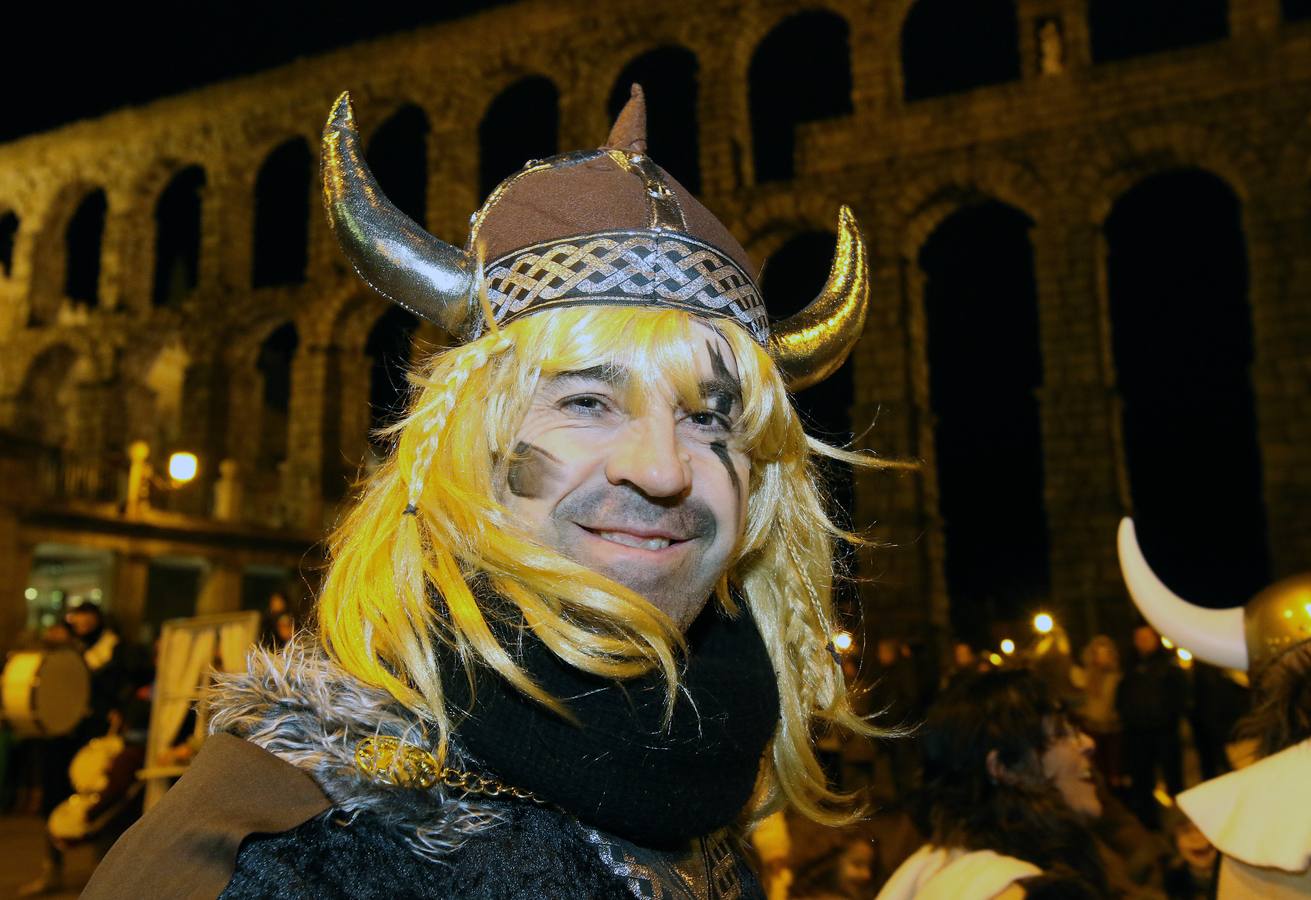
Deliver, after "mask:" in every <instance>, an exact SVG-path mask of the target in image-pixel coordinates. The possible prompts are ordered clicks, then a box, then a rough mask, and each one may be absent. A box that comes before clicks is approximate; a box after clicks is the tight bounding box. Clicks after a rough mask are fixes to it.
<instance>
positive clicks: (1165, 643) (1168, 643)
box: [1161, 635, 1174, 650]
mask: <svg viewBox="0 0 1311 900" xmlns="http://www.w3.org/2000/svg"><path fill="white" fill-rule="evenodd" d="M1161 646H1162V647H1164V648H1165V649H1167V650H1173V649H1174V641H1172V640H1170V639H1169V638H1168V637H1166V636H1165V635H1161Z"/></svg>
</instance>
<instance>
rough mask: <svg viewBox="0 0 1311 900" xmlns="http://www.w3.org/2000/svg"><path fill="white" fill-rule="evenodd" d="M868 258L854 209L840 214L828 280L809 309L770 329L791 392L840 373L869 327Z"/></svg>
mask: <svg viewBox="0 0 1311 900" xmlns="http://www.w3.org/2000/svg"><path fill="white" fill-rule="evenodd" d="M868 306H869V257H868V254H867V253H866V250H865V239H864V238H863V237H861V234H860V226H859V225H858V224H857V223H856V217H855V216H854V215H853V214H852V212H851V209H850V207H847V206H844V207H842V209H841V210H840V211H839V212H838V244H837V250H836V251H835V252H834V254H833V266H832V268H831V269H829V273H828V281H827V282H826V283H825V284H824V289H823V290H821V291H820V292H819V296H817V297H816V298H815V299H814V300H812V301H811V302H810V305H809V306H807V307H806V308H805V309H803V310H802V311H801V312H799V313H797V314H796V315H795V316H792V317H791V318H788V319H785V320H783V321H782V322H779V323H777V324H775V325H774V326H772V328H771V329H770V331H771V333H770V337H769V355H770V356H772V357H773V358H774V362H775V363H776V364H777V365H778V367H779V369H780V370H781V371H782V372H783V378H784V380H786V381H787V386H788V390H791V391H799V390H801V389H803V388H808V387H810V386H811V385H813V384H818V383H819V382H821V381H823V380H824V379H825V378H827V377H829V376H830V375H832V374H833V373H834V372H836V371H837V369H838V366H840V365H842V363H843V361H844V360H845V359H846V358H847V354H849V353H850V352H851V348H852V347H854V346H855V345H856V341H857V340H858V339H859V338H860V334H861V331H862V330H863V329H864V327H865V312H866V309H867V308H868Z"/></svg>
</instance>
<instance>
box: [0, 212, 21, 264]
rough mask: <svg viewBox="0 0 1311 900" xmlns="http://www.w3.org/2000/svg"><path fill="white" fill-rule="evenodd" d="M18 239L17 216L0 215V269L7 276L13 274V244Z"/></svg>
mask: <svg viewBox="0 0 1311 900" xmlns="http://www.w3.org/2000/svg"><path fill="white" fill-rule="evenodd" d="M17 241H18V216H17V215H16V214H15V213H12V212H7V213H5V214H4V215H0V271H3V272H4V274H5V277H6V278H8V277H9V276H10V275H12V274H14V244H15V243H16V242H17Z"/></svg>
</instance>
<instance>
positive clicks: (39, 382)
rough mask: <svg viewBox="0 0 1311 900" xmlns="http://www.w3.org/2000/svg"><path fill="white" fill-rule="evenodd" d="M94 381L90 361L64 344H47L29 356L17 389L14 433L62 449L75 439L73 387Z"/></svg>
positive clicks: (60, 342)
mask: <svg viewBox="0 0 1311 900" xmlns="http://www.w3.org/2000/svg"><path fill="white" fill-rule="evenodd" d="M93 378H94V365H93V363H92V361H91V360H90V358H89V357H88V356H87V355H86V354H85V353H83V352H80V351H79V349H78V348H76V347H75V346H74V345H73V344H72V343H70V342H67V341H62V340H60V341H53V340H52V341H50V342H48V343H46V344H45V345H44V346H42V347H40V348H39V349H38V350H36V351H35V352H33V353H32V355H31V357H30V359H29V360H28V362H27V365H26V366H25V368H24V371H23V377H22V380H21V381H20V382H19V387H18V402H17V404H16V407H15V412H14V415H15V421H14V422H13V426H14V430H15V431H18V432H19V433H22V434H25V435H27V436H29V437H30V438H31V439H32V440H34V441H35V442H36V443H38V444H40V445H42V446H44V447H47V448H50V449H56V450H58V449H63V448H66V447H68V446H69V445H70V443H71V442H72V441H73V438H74V436H75V435H74V431H73V427H72V425H73V421H72V420H73V419H74V418H75V417H76V415H77V403H76V402H75V398H74V397H73V395H72V391H74V390H75V389H76V386H77V385H78V384H79V383H81V382H85V381H90V380H92V379H93Z"/></svg>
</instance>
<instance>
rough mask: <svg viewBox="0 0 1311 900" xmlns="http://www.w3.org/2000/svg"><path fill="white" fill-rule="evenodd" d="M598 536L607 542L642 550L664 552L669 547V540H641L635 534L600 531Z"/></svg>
mask: <svg viewBox="0 0 1311 900" xmlns="http://www.w3.org/2000/svg"><path fill="white" fill-rule="evenodd" d="M597 535H598V536H599V537H603V538H605V539H606V540H607V541H613V542H614V543H616V544H623V545H624V546H625V547H638V548H640V549H642V550H663V549H665V548H666V547H668V546H669V538H640V537H638V536H637V535H635V534H627V533H625V532H623V531H598V532H597Z"/></svg>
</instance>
